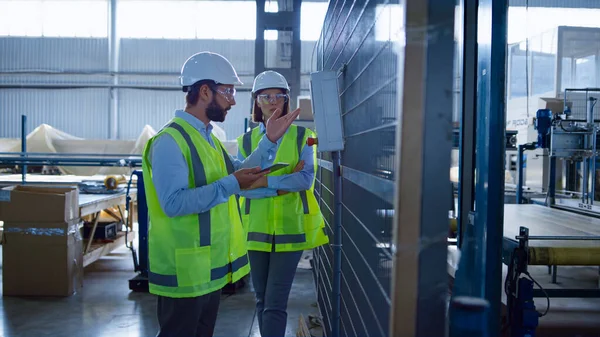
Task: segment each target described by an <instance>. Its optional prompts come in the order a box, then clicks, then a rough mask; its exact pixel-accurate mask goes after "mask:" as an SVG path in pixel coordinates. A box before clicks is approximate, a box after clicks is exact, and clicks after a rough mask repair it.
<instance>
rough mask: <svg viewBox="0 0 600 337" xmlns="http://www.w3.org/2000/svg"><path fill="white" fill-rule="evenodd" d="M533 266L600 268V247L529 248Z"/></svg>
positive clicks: (530, 263)
mask: <svg viewBox="0 0 600 337" xmlns="http://www.w3.org/2000/svg"><path fill="white" fill-rule="evenodd" d="M528 264H529V265H532V266H535V265H537V266H600V247H589V248H588V247H585V248H583V247H529V262H528Z"/></svg>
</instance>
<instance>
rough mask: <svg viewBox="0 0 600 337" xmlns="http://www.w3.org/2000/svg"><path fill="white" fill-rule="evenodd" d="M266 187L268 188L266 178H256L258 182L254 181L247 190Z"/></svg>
mask: <svg viewBox="0 0 600 337" xmlns="http://www.w3.org/2000/svg"><path fill="white" fill-rule="evenodd" d="M267 186H269V181H268V180H267V176H262V177H260V178H258V180H256V181H255V182H254V183H253V184H252V185H250V187H248V188H247V189H248V190H253V189H255V188H261V187H267Z"/></svg>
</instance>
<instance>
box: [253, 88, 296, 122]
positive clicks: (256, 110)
mask: <svg viewBox="0 0 600 337" xmlns="http://www.w3.org/2000/svg"><path fill="white" fill-rule="evenodd" d="M277 89H279V88H277ZM264 90H267V89H263V90H259V91H257V92H256V93H255V94H254V95H253V97H252V102H253V106H252V121H253V122H255V123H265V120H264V118H263V112H262V109H261V108H260V107H259V106H258V103H257V102H256V97H258V95H260V93H261V92H263V91H264ZM280 90H281V93H284V94H287V91H286V90H284V89H280ZM289 110H290V100H289V99H288V100H287V101H286V102H285V104H283V113H282V114H281V115H282V116H285V115H287V114H288V112H289Z"/></svg>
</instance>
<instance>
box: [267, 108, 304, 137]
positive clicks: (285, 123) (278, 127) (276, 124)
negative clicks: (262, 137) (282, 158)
mask: <svg viewBox="0 0 600 337" xmlns="http://www.w3.org/2000/svg"><path fill="white" fill-rule="evenodd" d="M281 114H282V110H281V109H277V110H275V112H274V113H273V115H271V117H269V119H267V123H266V126H267V138H268V139H269V140H270V141H271V142H272V143H276V142H277V141H278V140H279V138H281V136H283V134H284V133H285V132H286V131H287V129H288V127H289V126H290V125H291V124H292V122H293V121H294V120H295V119H296V118H297V117H298V115H299V114H300V109H296V110H294V112H292V113H289V114H287V115H285V116H283V117H281Z"/></svg>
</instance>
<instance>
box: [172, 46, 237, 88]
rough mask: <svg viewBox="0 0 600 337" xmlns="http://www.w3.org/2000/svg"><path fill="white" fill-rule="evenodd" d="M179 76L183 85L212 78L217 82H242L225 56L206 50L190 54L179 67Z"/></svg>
mask: <svg viewBox="0 0 600 337" xmlns="http://www.w3.org/2000/svg"><path fill="white" fill-rule="evenodd" d="M179 78H180V80H181V85H182V86H184V87H185V86H190V85H192V84H194V83H196V82H198V81H202V80H213V81H215V82H216V83H218V84H233V85H242V84H243V83H242V81H241V80H240V78H239V77H238V75H237V73H236V72H235V68H233V65H231V63H230V62H229V61H228V60H227V59H226V58H225V57H223V56H222V55H220V54H217V53H212V52H208V51H203V52H200V53H197V54H194V55H192V56H190V58H188V59H187V60H186V61H185V63H184V64H183V67H181V76H180V77H179Z"/></svg>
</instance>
